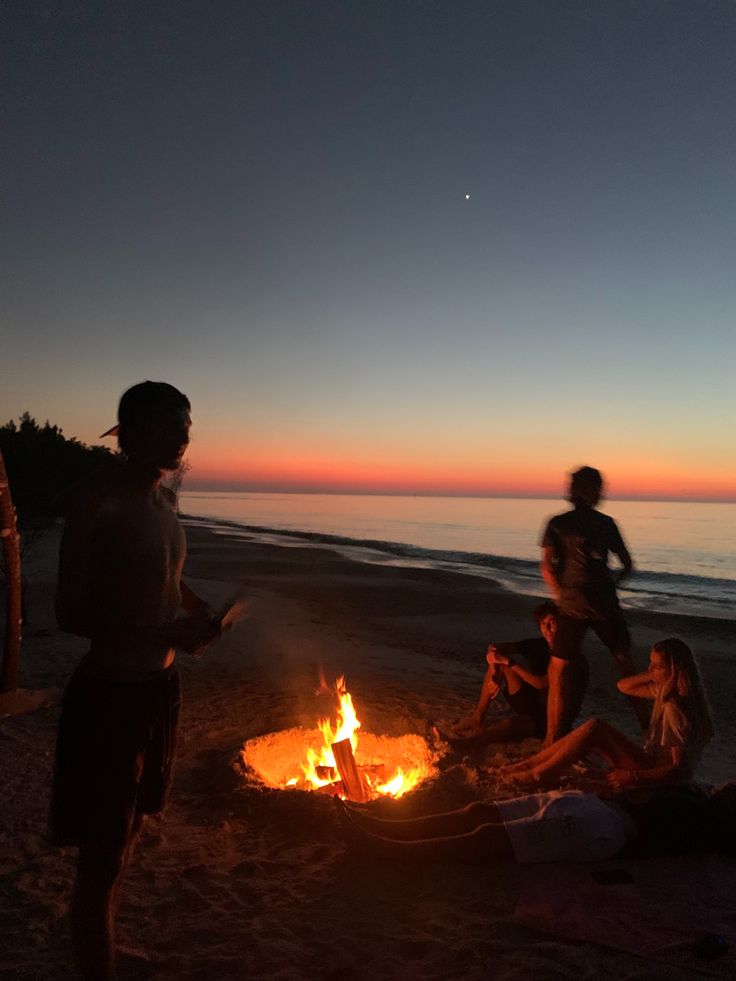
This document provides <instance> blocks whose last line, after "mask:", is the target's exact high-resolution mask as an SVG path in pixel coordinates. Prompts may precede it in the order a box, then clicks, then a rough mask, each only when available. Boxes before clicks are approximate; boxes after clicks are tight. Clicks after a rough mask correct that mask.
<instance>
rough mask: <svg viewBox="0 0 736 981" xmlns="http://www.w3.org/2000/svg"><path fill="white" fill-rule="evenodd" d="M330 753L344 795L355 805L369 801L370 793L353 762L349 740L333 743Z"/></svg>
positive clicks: (356, 765)
mask: <svg viewBox="0 0 736 981" xmlns="http://www.w3.org/2000/svg"><path fill="white" fill-rule="evenodd" d="M332 752H333V755H334V757H335V764H336V766H337V770H338V773H339V774H340V777H341V779H342V785H343V789H344V791H345V795H346V796H347V797H348V798H349V799H350V800H354V801H355V802H356V803H357V804H365V803H366V801H369V800H370V799H371V793H370V790H369V789H368V787H367V785H366V783H365V780H364V779H363V775H362V774H361V772H360V770H359V769H358V764H357V763H356V762H355V757H354V756H353V747H352V746H351V745H350V740H349V739H341V740H340V741H339V742H337V743H333V744H332Z"/></svg>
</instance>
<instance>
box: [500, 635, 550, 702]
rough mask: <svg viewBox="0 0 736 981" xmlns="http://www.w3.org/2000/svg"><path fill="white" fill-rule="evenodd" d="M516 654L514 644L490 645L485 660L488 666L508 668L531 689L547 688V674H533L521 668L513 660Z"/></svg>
mask: <svg viewBox="0 0 736 981" xmlns="http://www.w3.org/2000/svg"><path fill="white" fill-rule="evenodd" d="M515 653H516V644H515V643H513V642H512V643H505V644H491V646H490V647H489V648H488V653H487V654H486V660H487V661H488V663H489V664H499V665H501V667H505V668H508V670H509V671H513V672H514V674H515V675H516V676H517V677H518V678H521V680H522V681H526V683H527V684H529V685H531V686H532V688H536V689H538V690H539V691H541V690H542V689H543V688H546V687H547V672H546V671H545V672H544V673H543V674H535V673H534V672H533V671H529V669H528V668H525V667H523V666H522V665H521V664H517V663H516V661H515V660H514V654H515Z"/></svg>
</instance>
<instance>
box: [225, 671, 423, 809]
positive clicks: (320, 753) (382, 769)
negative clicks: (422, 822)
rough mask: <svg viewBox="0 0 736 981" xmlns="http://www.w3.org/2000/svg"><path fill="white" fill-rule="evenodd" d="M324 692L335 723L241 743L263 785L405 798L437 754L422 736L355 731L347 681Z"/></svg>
mask: <svg viewBox="0 0 736 981" xmlns="http://www.w3.org/2000/svg"><path fill="white" fill-rule="evenodd" d="M325 687H326V686H325ZM328 690H329V691H331V692H332V695H333V697H334V700H335V708H334V721H333V719H332V718H326V719H322V720H321V721H320V722H318V724H317V728H316V729H305V728H302V727H296V728H293V729H284V730H282V731H281V732H271V733H268V734H267V735H265V736H259V737H258V738H257V739H250V740H248V742H247V743H245V745H244V747H243V750H242V753H241V755H242V758H243V762H244V763H245V764H246V766H247V767H249V768H250V770H251V771H253V772H254V773H255V774H256V776H257V777H258V778H259V779H260V780H261V781H262V782H263V783H264V784H266V785H267V786H268V787H276V788H279V789H282V790H287V789H296V790H311V791H318V792H320V793H325V794H330V795H333V796H339V797H342V798H348V799H350V800H354V801H368V800H373V799H375V798H376V797H380V796H387V797H403V796H404V794H407V793H409V791H411V790H414V789H415V788H416V787H418V786H419V785H420V784H421V783H423V782H424V781H425V780H426V779H427V778H428V777H431V776H433V775H434V773H435V766H434V764H435V762H436V761H437V754H436V753H435V752H434V751H433V750H431V749H430V747H429V746H428V745H427V742H426V741H425V740H424V739H423V738H422V737H421V736H419V735H416V734H408V735H405V736H394V737H392V736H377V735H372V734H371V733H366V732H362V731H361V732H360V734H359V730H360V728H361V726H360V720H359V719H358V716H357V713H356V710H355V706H354V705H353V699H352V697H351V695H350V692H349V691H348V690H347V688H346V687H345V679H344V678H338V679H337V681H336V682H335V685H334V688H332V689H328Z"/></svg>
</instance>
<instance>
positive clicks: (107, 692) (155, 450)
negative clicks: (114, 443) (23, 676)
mask: <svg viewBox="0 0 736 981" xmlns="http://www.w3.org/2000/svg"><path fill="white" fill-rule="evenodd" d="M189 411H190V405H189V401H188V399H187V398H186V396H184V395H182V393H181V392H179V391H177V389H175V388H174V387H173V386H171V385H167V384H165V383H163V382H150V381H148V382H142V383H141V384H139V385H135V386H133V388H130V389H128V391H127V392H125V393H124V394H123V396H122V398H121V399H120V405H119V408H118V425H117V426H115V427H114V428H113V429H111V430H109V431H108V432H107V433H105V434H104V435H114V434H116V435H117V436H118V441H119V444H120V449H121V450H122V453H123V458H122V460H115V461H113V462H112V463H111V465H110V466H109V467H106V468H104V472H98V473H96V474H95V475H93V477H92V478H91V479H90V480H88V481H87V482H86V483H85V484H84V485H83V486H82V487H80V488H79V490H78V493H77V494H76V496H75V498H74V500H73V501H72V502H71V506H70V508H69V511H68V516H67V521H66V527H65V530H64V536H63V539H62V544H61V556H60V563H59V580H58V589H57V599H56V609H57V619H58V621H59V626H60V627H61V629H62V630H64V631H66V632H68V633H73V634H78V635H81V636H83V637H87V638H89V640H90V646H89V650H88V652H87V654H86V655H85V656H84V658H83V659H82V661H81V663H80V665H79V667H78V668H77V670H76V671H75V672H74V675H73V676H72V678H71V680H70V682H69V684H68V686H67V689H66V691H65V694H64V702H63V707H62V713H61V719H60V722H59V732H58V738H57V746H56V765H55V772H54V787H53V795H52V806H51V835H52V839H53V840H54V841H55V843H56V844H59V845H76V846H78V847H79V859H78V864H77V875H76V881H75V886H74V894H73V898H72V903H71V926H72V939H73V943H74V949H75V953H76V956H77V960H78V963H79V968H80V971H81V975H82V977H83V978H84V979H85V981H111V979H113V978H114V976H115V945H114V918H115V910H116V898H117V893H118V890H119V886H120V881H121V878H122V873H123V870H124V868H125V865H126V863H127V861H128V859H129V858H130V855H131V852H132V848H133V844H134V842H135V839H136V837H137V835H138V833H139V831H140V828H141V825H142V822H143V818H144V815H147V814H155V813H158V812H159V811H160V810H161V809H162V807H163V803H164V798H165V794H166V789H167V786H168V783H169V780H170V776H171V768H172V761H173V752H174V744H175V738H176V727H177V718H178V714H179V680H178V677H177V674H176V669H175V667H174V656H175V649H177V648H178V649H181V650H185V651H189V652H199V651H201V650H203V649H204V648H205V647H206V646H207V644H209V643H210V642H211V641H213V640H214V639H215V638H216V637H217V636H218V635H219V633H220V628H219V624H218V623H217V622H216V621H215V620H213V619H212V618H211V615H210V611H209V609H208V607H207V606H206V604H205V603H204V602H202V601H201V600H200V599H198V598H197V597H196V596H195V595H194V593H192V591H191V590H190V589H188V588H187V587H186V586H185V585H184V583H182V582H181V581H180V576H181V571H182V567H183V565H184V558H185V555H186V543H185V539H184V532H183V530H182V528H181V526H180V524H179V521H178V519H177V516H176V511H175V499H174V495H173V494H172V493H171V491H169V490H168V489H167V488H164V487H162V486H161V478H162V476H163V475H164V472H165V471H170V470H175V469H176V468H177V467H178V466H179V463H180V462H181V458H182V456H183V454H184V451H185V450H186V448H187V445H188V443H189V428H190V426H191V418H190V415H189ZM180 607H181V608H183V609H184V610H185V611H186V612H187V613H188V614H189V616H188V617H185V618H182V619H176V614H177V611H178V610H179V608H180Z"/></svg>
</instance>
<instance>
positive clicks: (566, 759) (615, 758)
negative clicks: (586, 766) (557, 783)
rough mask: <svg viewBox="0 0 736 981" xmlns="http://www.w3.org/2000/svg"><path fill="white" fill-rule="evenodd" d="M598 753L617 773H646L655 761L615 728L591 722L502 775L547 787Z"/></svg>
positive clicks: (500, 772) (504, 771)
mask: <svg viewBox="0 0 736 981" xmlns="http://www.w3.org/2000/svg"><path fill="white" fill-rule="evenodd" d="M592 752H596V753H599V754H600V755H601V756H603V757H604V759H606V760H607V761H608V762H609V763H610V764H611V766H613V767H615V768H617V769H635V770H636V769H646V768H647V767H650V766H651V765H652V761H651V758H650V757H649V756H648V755H647V754H646V753H645V752H644V750H643V749H642V748H641V746H637V745H636V743H633V742H632V741H631V740H630V739H629V738H628V737H627V736H625V735H624V734H623V733H622V732H620V731H619V730H618V729H616V728H614V726H612V725H610V724H609V723H608V722H604V721H602V720H601V719H589V720H588V721H587V722H584V723H583V724H582V725H581V726H578V728H577V729H573V731H572V732H570V733H568V735H566V736H563V737H562V739H559V740H558V741H557V742H556V743H554V744H553V745H551V746H547V747H545V748H543V749H541V750H540V751H539V752H538V753H535V754H534V756H528V757H526V759H523V760H519V761H518V762H517V763H510V764H509V765H508V766H504V767H502V768H501V769H500V770H499V771H498V772H499V774H500V775H501V776H502V777H509V778H511V779H512V780H513V781H514V782H518V783H542V784H544V783H546V782H551V781H553V780H556V779H557V778H558V777H560V776H562V775H563V774H565V773H566V772H567V771H568V770H569V769H570V767H571V766H572V764H573V763H576V762H577V761H578V760H580V759H582V758H583V757H585V756H587V755H588V754H589V753H592Z"/></svg>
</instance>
